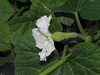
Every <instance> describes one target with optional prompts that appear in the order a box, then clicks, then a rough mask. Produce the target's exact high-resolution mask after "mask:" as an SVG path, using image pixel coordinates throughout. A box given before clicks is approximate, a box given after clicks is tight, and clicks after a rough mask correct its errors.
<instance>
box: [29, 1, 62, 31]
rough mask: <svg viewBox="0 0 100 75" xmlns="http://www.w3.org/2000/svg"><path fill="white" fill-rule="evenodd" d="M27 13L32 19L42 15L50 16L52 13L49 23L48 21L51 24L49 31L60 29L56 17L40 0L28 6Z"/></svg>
mask: <svg viewBox="0 0 100 75" xmlns="http://www.w3.org/2000/svg"><path fill="white" fill-rule="evenodd" d="M29 13H30V16H31V18H32V19H33V20H37V19H39V18H40V17H42V16H44V15H46V16H50V14H52V20H51V23H50V24H51V25H50V31H51V32H56V31H61V30H62V27H61V24H60V23H59V21H58V20H57V19H56V17H55V15H54V14H53V12H52V11H51V10H50V9H48V8H47V7H46V6H45V5H44V4H43V3H41V2H36V3H33V4H32V5H31V7H30V11H29Z"/></svg>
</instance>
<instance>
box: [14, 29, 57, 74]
mask: <svg viewBox="0 0 100 75" xmlns="http://www.w3.org/2000/svg"><path fill="white" fill-rule="evenodd" d="M35 42H36V41H35V40H34V37H33V36H32V29H29V30H27V32H25V34H24V35H23V36H22V37H21V38H20V40H19V41H18V42H17V44H16V46H15V48H14V51H15V53H16V54H17V56H16V59H15V73H16V74H18V75H31V74H32V75H37V73H39V72H41V71H44V66H45V65H48V64H49V65H48V66H46V67H47V68H48V67H50V66H51V65H53V63H54V62H57V60H55V61H54V62H51V63H50V62H49V63H48V62H47V64H46V63H45V62H40V60H39V55H38V52H40V51H41V50H39V49H38V48H36V47H35V45H36V43H35ZM53 57H54V56H53ZM53 57H52V58H51V59H50V58H49V59H48V60H47V61H50V60H52V59H53ZM52 61H53V60H52ZM42 68H43V69H42ZM47 68H46V69H47ZM41 69H42V70H41Z"/></svg>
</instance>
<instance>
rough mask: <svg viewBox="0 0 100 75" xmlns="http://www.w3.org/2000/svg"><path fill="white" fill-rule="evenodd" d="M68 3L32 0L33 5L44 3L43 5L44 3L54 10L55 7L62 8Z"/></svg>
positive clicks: (62, 0)
mask: <svg viewBox="0 0 100 75" xmlns="http://www.w3.org/2000/svg"><path fill="white" fill-rule="evenodd" d="M66 1H67V0H56V1H55V0H31V2H32V3H35V2H42V3H44V4H45V5H46V6H47V7H49V8H54V7H58V6H61V5H62V4H64V3H65V2H66Z"/></svg>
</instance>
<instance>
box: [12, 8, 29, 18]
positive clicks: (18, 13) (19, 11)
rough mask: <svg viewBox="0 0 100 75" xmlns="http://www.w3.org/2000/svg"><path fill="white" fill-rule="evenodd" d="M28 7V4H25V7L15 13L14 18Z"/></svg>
mask: <svg viewBox="0 0 100 75" xmlns="http://www.w3.org/2000/svg"><path fill="white" fill-rule="evenodd" d="M27 8H28V6H23V7H21V8H20V9H19V10H18V12H17V13H16V14H15V15H14V17H13V18H15V17H17V16H19V15H20V14H21V12H22V11H23V10H24V9H27Z"/></svg>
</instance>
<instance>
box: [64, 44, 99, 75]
mask: <svg viewBox="0 0 100 75" xmlns="http://www.w3.org/2000/svg"><path fill="white" fill-rule="evenodd" d="M67 66H69V68H67V70H66V72H68V70H70V72H68V73H69V74H67V75H70V74H71V75H99V74H100V47H98V46H96V45H94V44H92V43H90V42H84V43H79V44H77V45H76V46H75V47H74V49H73V51H72V56H71V57H70V58H68V62H67Z"/></svg>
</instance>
